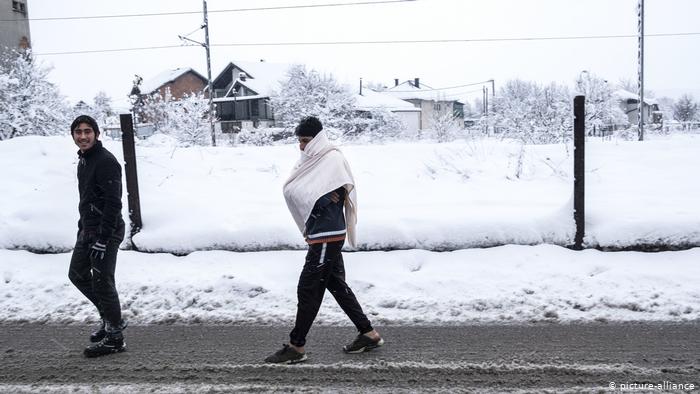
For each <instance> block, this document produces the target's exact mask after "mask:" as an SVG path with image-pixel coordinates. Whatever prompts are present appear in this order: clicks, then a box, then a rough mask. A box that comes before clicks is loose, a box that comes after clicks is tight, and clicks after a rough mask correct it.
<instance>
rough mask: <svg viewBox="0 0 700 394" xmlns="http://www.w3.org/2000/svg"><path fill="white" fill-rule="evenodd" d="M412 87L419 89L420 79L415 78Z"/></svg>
mask: <svg viewBox="0 0 700 394" xmlns="http://www.w3.org/2000/svg"><path fill="white" fill-rule="evenodd" d="M413 86H415V87H417V88H419V89H420V78H415V79H414V80H413Z"/></svg>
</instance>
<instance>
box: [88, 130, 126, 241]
mask: <svg viewBox="0 0 700 394" xmlns="http://www.w3.org/2000/svg"><path fill="white" fill-rule="evenodd" d="M78 157H79V158H80V160H79V161H78V191H79V192H80V203H79V204H78V212H80V220H79V221H78V230H79V231H80V232H82V234H83V235H84V236H86V237H88V238H93V239H95V240H96V241H100V242H102V243H106V242H107V241H108V240H109V239H113V240H117V241H121V240H123V239H124V220H123V219H122V167H121V165H120V164H119V162H118V161H117V159H116V158H115V157H114V155H112V154H111V153H110V152H109V151H108V150H107V149H105V148H103V147H102V142H100V141H96V142H95V145H94V146H93V147H92V148H90V149H89V150H87V151H86V152H84V153H83V152H81V151H78Z"/></svg>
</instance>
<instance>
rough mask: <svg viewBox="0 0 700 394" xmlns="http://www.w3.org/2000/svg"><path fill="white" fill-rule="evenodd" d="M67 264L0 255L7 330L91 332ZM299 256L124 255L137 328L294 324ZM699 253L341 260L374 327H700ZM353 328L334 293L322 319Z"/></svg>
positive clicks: (498, 250) (65, 257) (500, 250)
mask: <svg viewBox="0 0 700 394" xmlns="http://www.w3.org/2000/svg"><path fill="white" fill-rule="evenodd" d="M69 260H70V254H44V255H39V254H32V253H30V252H27V251H9V250H0V275H2V276H1V277H0V279H2V280H1V281H0V322H8V321H33V322H49V323H75V322H89V321H95V319H96V317H97V314H96V312H95V309H94V307H92V306H91V305H89V304H88V301H87V300H86V299H85V298H84V297H83V296H82V295H81V294H80V293H79V292H78V290H76V289H75V288H74V287H73V285H72V284H70V282H69V281H68V278H67V271H68V262H69ZM303 261H304V252H302V251H270V252H250V253H236V252H225V251H209V252H195V253H192V254H190V255H188V256H184V257H176V256H173V255H171V254H165V253H160V254H149V253H138V252H132V251H122V252H120V256H119V262H118V265H117V287H118V289H119V291H120V293H121V302H122V305H123V308H124V315H125V316H126V317H127V318H128V319H129V320H130V321H131V322H132V323H135V324H145V323H188V324H191V323H233V324H280V323H283V324H288V325H290V326H291V325H292V322H293V319H294V313H295V312H296V285H297V278H298V276H299V272H300V270H301V265H302V264H303ZM698 261H700V248H695V249H691V250H687V251H680V252H662V253H640V252H600V251H597V250H584V251H580V252H576V251H572V250H569V249H566V248H563V247H559V246H553V245H539V246H519V245H513V246H501V247H495V248H486V249H470V250H460V251H455V252H442V253H439V252H429V251H424V250H403V251H393V252H379V251H375V252H356V253H345V266H346V272H347V280H348V283H349V284H350V286H351V287H352V288H353V290H354V291H355V293H356V294H357V297H358V299H359V300H360V303H361V304H362V305H363V307H364V309H365V312H366V313H367V314H368V316H369V317H370V319H371V320H372V321H374V322H376V323H378V324H459V323H465V322H470V323H474V322H476V323H489V322H500V323H510V322H512V323H522V322H531V321H552V322H563V323H569V322H585V321H645V320H659V321H687V320H698V319H700V289H698V286H697V284H698V283H700V264H698ZM317 321H318V322H319V323H321V324H349V321H348V319H347V318H346V317H345V315H344V314H343V312H342V311H341V310H340V308H339V307H338V306H337V305H336V303H335V301H334V300H333V297H331V296H330V294H328V295H327V296H326V299H325V300H324V305H323V306H322V308H321V311H320V314H319V318H318V320H317Z"/></svg>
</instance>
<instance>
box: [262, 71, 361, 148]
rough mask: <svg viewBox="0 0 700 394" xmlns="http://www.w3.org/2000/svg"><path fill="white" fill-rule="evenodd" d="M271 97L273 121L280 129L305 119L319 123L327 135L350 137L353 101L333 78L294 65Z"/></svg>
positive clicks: (353, 112) (346, 90) (349, 94)
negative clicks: (317, 119) (348, 135)
mask: <svg viewBox="0 0 700 394" xmlns="http://www.w3.org/2000/svg"><path fill="white" fill-rule="evenodd" d="M280 82H281V83H280V88H279V90H278V91H276V92H275V93H274V94H273V95H272V97H271V103H272V107H273V108H274V111H275V118H276V120H277V121H279V123H280V124H281V125H282V126H283V127H289V128H291V127H294V126H295V125H296V124H297V122H299V120H300V119H301V118H303V117H305V116H310V115H314V116H316V117H318V118H319V119H320V120H321V123H323V126H324V129H327V130H328V132H329V133H330V134H334V132H335V131H336V130H337V132H340V133H342V134H346V133H353V132H354V131H355V126H354V123H353V118H354V117H355V97H354V96H353V94H352V93H351V92H350V90H348V89H347V88H345V87H343V86H341V85H340V84H339V83H338V82H337V81H336V80H335V79H334V78H333V77H332V76H322V75H321V74H319V73H318V72H317V71H315V70H307V69H306V67H305V66H303V65H294V66H292V67H290V69H289V71H287V78H286V79H285V80H283V81H280Z"/></svg>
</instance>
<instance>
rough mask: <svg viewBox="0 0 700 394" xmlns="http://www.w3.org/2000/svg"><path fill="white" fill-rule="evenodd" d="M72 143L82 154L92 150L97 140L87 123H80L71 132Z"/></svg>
mask: <svg viewBox="0 0 700 394" xmlns="http://www.w3.org/2000/svg"><path fill="white" fill-rule="evenodd" d="M73 141H75V144H76V145H78V148H80V150H81V151H82V152H85V151H86V150H88V149H90V148H92V147H93V146H94V145H95V141H97V138H96V136H95V130H93V129H92V127H91V126H90V125H89V124H87V123H81V124H79V125H78V127H76V128H75V129H74V130H73Z"/></svg>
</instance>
